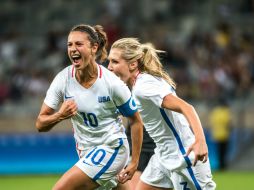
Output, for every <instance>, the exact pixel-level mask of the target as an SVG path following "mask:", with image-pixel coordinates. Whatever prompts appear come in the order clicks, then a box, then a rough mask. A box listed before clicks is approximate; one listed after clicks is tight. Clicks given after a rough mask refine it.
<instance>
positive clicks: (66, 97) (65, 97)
mask: <svg viewBox="0 0 254 190" xmlns="http://www.w3.org/2000/svg"><path fill="white" fill-rule="evenodd" d="M73 97H74V96H66V94H65V95H64V99H66V100H67V99H70V98H73Z"/></svg>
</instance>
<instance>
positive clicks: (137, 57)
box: [111, 38, 176, 88]
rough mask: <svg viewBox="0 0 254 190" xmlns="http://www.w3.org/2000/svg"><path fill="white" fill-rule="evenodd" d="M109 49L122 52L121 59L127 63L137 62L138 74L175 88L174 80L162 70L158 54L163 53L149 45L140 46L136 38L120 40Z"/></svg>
mask: <svg viewBox="0 0 254 190" xmlns="http://www.w3.org/2000/svg"><path fill="white" fill-rule="evenodd" d="M111 48H118V49H121V50H122V54H121V56H122V58H123V59H124V60H126V61H127V62H128V63H131V62H134V61H137V62H138V68H139V71H140V72H144V73H148V74H150V75H153V76H156V77H161V78H163V79H164V80H166V81H167V82H168V83H169V84H170V85H171V86H172V87H173V88H176V84H175V82H174V80H173V79H172V78H171V77H170V76H169V74H168V73H167V72H166V71H165V70H164V69H163V65H162V64H161V62H160V59H159V57H158V53H161V52H164V51H161V50H156V49H155V48H154V46H153V45H152V44H151V43H145V44H141V43H140V42H139V41H138V39H137V38H122V39H119V40H117V41H116V42H114V43H113V45H112V47H111Z"/></svg>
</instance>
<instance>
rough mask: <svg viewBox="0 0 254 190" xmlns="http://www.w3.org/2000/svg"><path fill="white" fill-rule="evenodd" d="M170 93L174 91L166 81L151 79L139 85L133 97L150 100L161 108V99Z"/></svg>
mask: <svg viewBox="0 0 254 190" xmlns="http://www.w3.org/2000/svg"><path fill="white" fill-rule="evenodd" d="M172 93H175V91H174V89H173V87H171V86H170V85H169V84H168V83H167V82H166V81H164V80H163V79H157V78H154V77H151V78H149V79H146V81H144V80H143V81H142V83H140V84H139V86H138V89H137V93H136V94H135V95H136V96H137V97H138V98H141V99H146V100H151V101H152V102H153V103H154V104H155V105H156V106H158V107H160V108H161V105H162V101H163V98H164V97H165V96H167V95H168V94H172Z"/></svg>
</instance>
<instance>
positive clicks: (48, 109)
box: [39, 103, 55, 116]
mask: <svg viewBox="0 0 254 190" xmlns="http://www.w3.org/2000/svg"><path fill="white" fill-rule="evenodd" d="M54 112H55V110H54V109H52V108H51V107H49V106H48V105H47V104H45V103H43V104H42V106H41V110H40V113H39V116H41V115H52V114H53V113H54Z"/></svg>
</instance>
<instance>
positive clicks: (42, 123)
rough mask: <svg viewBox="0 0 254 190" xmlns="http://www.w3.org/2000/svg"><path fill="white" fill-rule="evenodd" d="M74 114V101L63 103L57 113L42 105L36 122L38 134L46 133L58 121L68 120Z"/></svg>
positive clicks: (75, 107) (75, 110) (75, 111)
mask: <svg viewBox="0 0 254 190" xmlns="http://www.w3.org/2000/svg"><path fill="white" fill-rule="evenodd" d="M76 113H77V105H76V103H75V102H74V100H67V101H65V102H63V104H62V105H61V107H60V109H59V110H58V111H57V112H55V110H54V109H52V108H50V107H49V106H47V105H46V104H45V103H43V105H42V107H41V111H40V113H39V116H38V118H37V120H36V128H37V129H38V131H39V132H47V131H49V130H50V129H52V128H53V127H54V126H55V125H56V124H57V123H59V122H60V121H62V120H64V119H68V118H70V117H72V116H74V115H75V114H76Z"/></svg>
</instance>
